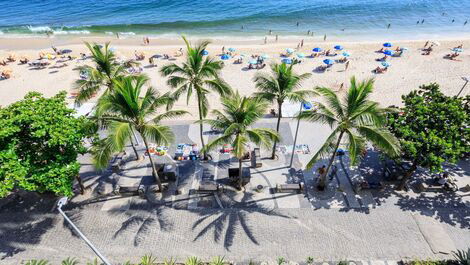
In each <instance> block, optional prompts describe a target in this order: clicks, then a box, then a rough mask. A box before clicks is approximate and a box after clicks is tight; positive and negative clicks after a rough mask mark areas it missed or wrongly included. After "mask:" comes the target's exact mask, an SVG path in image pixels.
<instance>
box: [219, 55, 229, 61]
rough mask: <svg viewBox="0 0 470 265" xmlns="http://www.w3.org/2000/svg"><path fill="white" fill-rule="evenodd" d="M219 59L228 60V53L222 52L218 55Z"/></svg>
mask: <svg viewBox="0 0 470 265" xmlns="http://www.w3.org/2000/svg"><path fill="white" fill-rule="evenodd" d="M220 59H222V60H228V59H230V56H229V55H228V54H224V55H222V56H220Z"/></svg>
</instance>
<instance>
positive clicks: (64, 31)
mask: <svg viewBox="0 0 470 265" xmlns="http://www.w3.org/2000/svg"><path fill="white" fill-rule="evenodd" d="M53 33H54V35H68V34H90V31H88V30H54V31H53Z"/></svg>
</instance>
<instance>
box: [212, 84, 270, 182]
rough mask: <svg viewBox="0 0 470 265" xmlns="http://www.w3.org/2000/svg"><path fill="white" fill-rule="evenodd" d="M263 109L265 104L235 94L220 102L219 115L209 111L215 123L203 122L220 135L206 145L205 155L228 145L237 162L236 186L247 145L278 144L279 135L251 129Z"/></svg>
mask: <svg viewBox="0 0 470 265" xmlns="http://www.w3.org/2000/svg"><path fill="white" fill-rule="evenodd" d="M267 107H268V105H267V103H266V102H265V101H263V100H260V99H258V98H253V97H242V96H240V94H239V93H238V92H237V93H236V94H235V95H233V96H231V97H225V98H223V99H222V108H223V111H218V110H213V111H212V113H213V114H214V116H216V119H213V120H209V119H208V120H203V122H206V123H208V124H210V125H211V126H213V127H214V128H216V129H219V130H221V131H223V133H222V135H221V136H220V137H218V138H216V139H215V140H213V141H212V142H210V143H208V144H207V146H206V147H205V148H206V151H207V150H212V149H215V148H216V147H220V146H222V145H224V144H230V145H231V146H232V148H233V150H232V153H233V155H234V156H235V157H236V158H238V161H239V163H238V164H239V167H238V168H239V179H240V183H241V177H242V158H243V157H244V156H245V154H246V153H247V152H248V151H249V145H250V143H254V144H256V145H260V146H263V147H266V148H268V147H269V145H271V144H272V142H273V141H276V140H279V135H278V134H277V133H276V132H275V131H274V130H271V129H266V128H253V125H254V124H255V122H256V121H258V120H259V119H260V118H262V116H263V113H265V111H266V109H267Z"/></svg>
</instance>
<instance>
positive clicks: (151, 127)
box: [94, 76, 186, 191]
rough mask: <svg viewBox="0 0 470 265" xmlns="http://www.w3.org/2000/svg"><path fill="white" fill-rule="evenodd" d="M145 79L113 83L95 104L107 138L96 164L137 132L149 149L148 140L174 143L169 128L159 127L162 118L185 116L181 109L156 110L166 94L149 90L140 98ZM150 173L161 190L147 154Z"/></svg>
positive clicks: (105, 160) (164, 102)
mask: <svg viewBox="0 0 470 265" xmlns="http://www.w3.org/2000/svg"><path fill="white" fill-rule="evenodd" d="M147 81H148V78H147V77H146V76H128V77H122V78H119V79H115V80H113V87H114V89H113V91H110V92H109V93H107V94H106V95H104V96H103V97H102V98H101V99H100V101H99V102H98V106H97V109H96V112H97V116H98V117H99V119H101V120H102V121H103V122H104V123H107V124H108V128H109V136H108V137H107V138H106V139H105V141H104V144H103V145H102V149H99V148H98V150H96V152H94V154H95V161H96V162H97V164H98V165H105V164H107V163H108V162H109V159H110V157H111V154H112V153H113V152H115V151H117V150H122V149H123V148H124V145H125V143H126V141H127V139H129V137H130V135H131V134H132V130H135V131H137V132H138V133H139V134H140V135H141V136H142V140H143V142H144V144H145V148H146V150H149V145H148V142H149V140H150V141H152V142H154V143H156V144H158V145H168V144H169V143H171V142H172V141H173V138H174V136H173V133H172V131H171V129H170V127H168V126H165V125H161V124H160V122H161V121H162V120H164V119H168V118H174V117H178V116H181V115H184V114H186V112H185V111H181V110H169V111H166V112H163V113H159V112H158V108H160V107H163V106H167V105H168V104H169V103H170V102H171V100H172V97H171V96H170V95H169V94H168V93H167V94H164V95H160V94H159V93H158V92H157V91H155V90H154V89H153V88H151V87H150V88H148V89H147V91H146V92H145V94H144V96H143V97H140V93H141V90H142V87H143V86H144V85H145V84H146V83H147ZM149 159H150V164H151V166H152V174H153V176H154V177H155V179H156V181H157V184H158V187H159V189H160V191H162V185H161V182H160V179H159V177H158V174H157V170H156V168H155V164H154V163H153V159H152V156H150V155H149Z"/></svg>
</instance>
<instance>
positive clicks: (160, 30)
mask: <svg viewBox="0 0 470 265" xmlns="http://www.w3.org/2000/svg"><path fill="white" fill-rule="evenodd" d="M2 2H3V3H2ZM0 4H1V6H2V12H0V34H1V35H3V36H4V37H5V36H14V35H25V34H26V35H38V34H40V35H45V34H46V32H49V33H50V34H54V35H71V34H72V35H74V34H75V35H90V34H116V33H117V32H118V33H120V34H121V36H125V35H149V36H162V35H163V36H177V35H180V34H186V35H189V36H240V37H243V38H246V37H259V36H264V35H267V34H269V30H271V31H272V34H273V35H276V34H279V35H280V36H281V37H282V36H288V35H306V34H307V32H308V31H309V30H310V31H311V32H313V33H314V34H316V36H321V35H323V34H327V35H328V36H329V37H333V38H334V37H337V38H367V39H370V38H371V37H372V38H374V37H377V38H379V37H383V38H395V39H396V38H403V39H417V38H427V37H446V36H452V37H455V36H466V35H469V33H470V24H466V25H465V23H466V21H468V20H470V11H469V10H470V0H395V1H385V0H235V1H228V0H205V1H199V0H198V1H190V0H156V1H151V0H133V1H121V0H119V1H118V0H114V1H111V0H60V1H59V0H15V1H11V0H0ZM423 20H424V21H423ZM469 22H470V21H469ZM389 24H390V27H389V28H388V26H389Z"/></svg>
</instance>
